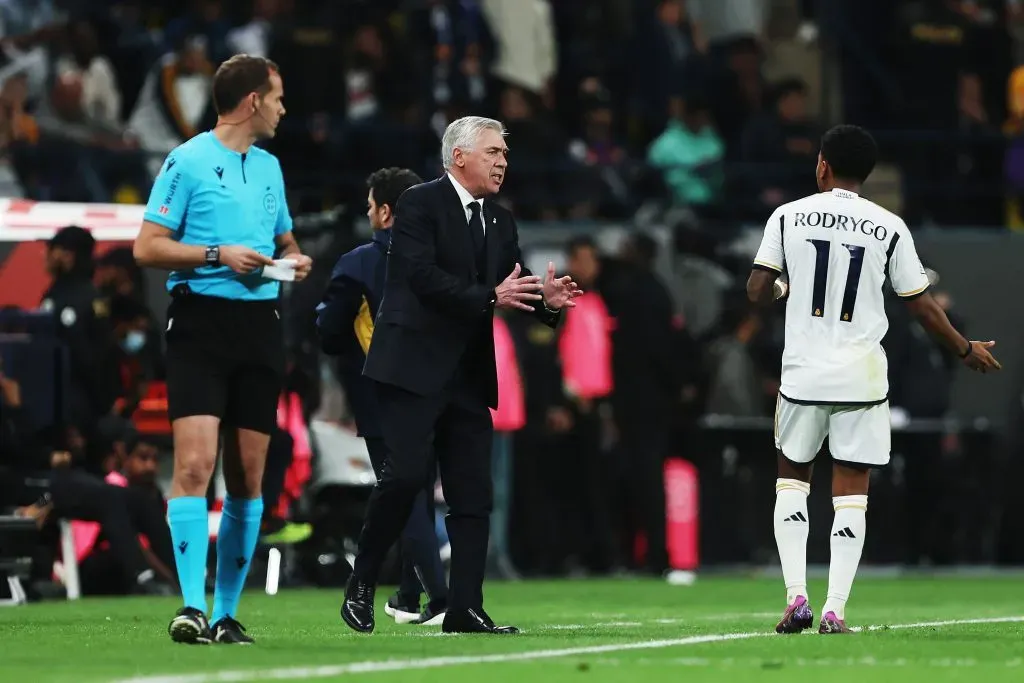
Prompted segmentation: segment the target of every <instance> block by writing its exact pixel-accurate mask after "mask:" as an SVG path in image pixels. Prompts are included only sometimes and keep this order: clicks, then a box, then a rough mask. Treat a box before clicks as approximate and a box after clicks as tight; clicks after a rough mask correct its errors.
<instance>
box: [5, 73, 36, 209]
mask: <svg viewBox="0 0 1024 683" xmlns="http://www.w3.org/2000/svg"><path fill="white" fill-rule="evenodd" d="M27 98H28V79H27V78H26V77H25V75H24V74H13V75H11V76H8V77H7V79H6V80H5V81H4V82H3V84H2V85H0V196H2V197H12V198H13V197H25V196H36V193H38V185H39V181H38V170H39V160H38V158H37V154H36V151H37V149H38V143H39V123H38V122H37V121H36V118H35V116H33V115H32V114H30V113H28V112H27V111H26V109H25V104H26V100H27Z"/></svg>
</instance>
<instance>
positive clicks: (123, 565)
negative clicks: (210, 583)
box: [50, 469, 174, 586]
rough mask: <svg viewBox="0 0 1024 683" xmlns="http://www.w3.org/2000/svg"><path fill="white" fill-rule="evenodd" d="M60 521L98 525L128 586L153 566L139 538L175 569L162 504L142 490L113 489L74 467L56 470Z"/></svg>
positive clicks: (52, 485)
mask: <svg viewBox="0 0 1024 683" xmlns="http://www.w3.org/2000/svg"><path fill="white" fill-rule="evenodd" d="M50 491H51V493H52V495H53V508H54V513H56V516H57V517H61V518H64V519H81V520H85V521H89V522H99V524H100V527H101V529H102V533H103V537H104V538H106V539H107V541H108V542H109V543H110V553H111V555H113V557H114V558H116V563H117V567H118V569H119V570H120V573H121V577H122V579H123V580H124V581H125V585H128V586H131V585H134V583H135V579H136V577H138V575H139V574H141V573H142V572H143V571H145V570H146V569H148V568H149V565H148V563H147V562H146V559H145V557H144V556H143V554H142V547H141V546H140V545H139V539H138V535H139V534H140V533H141V534H145V535H146V537H147V538H149V541H150V546H151V548H152V550H153V553H154V554H155V555H156V556H157V557H159V558H160V560H161V561H162V562H163V563H164V564H166V565H167V566H168V567H173V566H174V553H173V549H172V544H171V532H170V529H169V528H168V526H167V521H166V519H165V518H164V514H163V510H162V509H161V507H160V505H159V504H157V503H155V502H154V500H153V499H152V498H150V497H149V496H147V495H145V493H143V492H141V491H136V490H133V489H132V488H131V487H123V486H114V485H113V484H108V483H107V482H105V481H103V480H102V479H100V478H99V477H96V476H94V475H91V474H89V473H88V472H81V471H79V470H75V469H55V470H54V471H53V476H52V479H51V482H50Z"/></svg>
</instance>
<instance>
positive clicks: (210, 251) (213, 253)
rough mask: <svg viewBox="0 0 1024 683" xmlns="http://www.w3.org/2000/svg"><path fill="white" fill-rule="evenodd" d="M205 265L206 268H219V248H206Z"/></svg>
mask: <svg viewBox="0 0 1024 683" xmlns="http://www.w3.org/2000/svg"><path fill="white" fill-rule="evenodd" d="M206 265H208V266H219V265H220V247H216V246H211V247H206Z"/></svg>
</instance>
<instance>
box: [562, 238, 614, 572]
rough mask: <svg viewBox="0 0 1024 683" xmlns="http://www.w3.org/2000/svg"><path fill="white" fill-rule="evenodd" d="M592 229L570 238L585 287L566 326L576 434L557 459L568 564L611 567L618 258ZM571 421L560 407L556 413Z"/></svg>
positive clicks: (567, 379)
mask: <svg viewBox="0 0 1024 683" xmlns="http://www.w3.org/2000/svg"><path fill="white" fill-rule="evenodd" d="M607 261H608V259H604V258H603V257H602V255H601V253H600V251H599V249H598V246H597V243H596V242H595V241H594V240H593V239H591V238H590V237H589V236H587V235H581V236H578V237H574V238H572V239H571V240H570V241H569V242H568V244H567V245H566V270H567V271H568V272H569V273H570V274H571V275H572V277H573V280H574V281H576V282H577V283H578V284H579V286H580V288H581V289H582V290H583V292H584V293H583V295H582V296H580V297H579V298H578V299H577V300H576V307H575V308H573V309H570V310H569V311H568V312H567V313H566V315H565V322H564V323H563V324H562V325H561V327H560V329H559V330H558V355H559V359H560V365H561V370H562V384H563V392H564V393H565V396H566V398H567V400H568V403H569V405H570V406H571V407H570V413H571V418H570V419H569V420H568V422H569V424H571V438H570V439H569V440H568V442H567V443H566V447H565V451H564V452H563V453H561V454H560V456H559V459H558V463H557V467H558V474H559V476H560V480H561V482H562V485H561V490H562V492H563V493H562V496H563V498H562V510H561V515H562V517H563V519H564V520H565V533H566V536H565V538H566V539H567V540H566V542H565V546H566V556H567V557H566V569H567V570H568V571H569V572H570V573H579V572H585V571H590V572H595V573H607V572H609V571H611V570H612V569H613V568H615V567H616V566H617V565H618V564H620V562H621V558H620V557H619V556H618V554H617V553H616V550H617V544H616V543H615V538H614V531H613V529H612V524H611V514H610V509H609V504H608V501H609V499H610V497H611V489H610V487H611V486H613V483H612V482H613V480H612V472H611V468H610V466H609V461H608V458H609V454H608V449H607V441H608V438H607V437H608V434H609V431H610V430H611V429H613V426H612V425H613V424H614V423H613V422H612V419H611V415H610V412H611V404H610V403H609V398H610V397H611V396H612V392H613V391H614V389H615V377H614V370H613V355H612V354H613V346H612V344H613V342H612V339H613V337H612V335H613V330H614V329H615V321H614V319H613V318H612V314H611V313H610V312H609V310H610V308H611V305H610V304H609V302H608V296H609V294H614V292H613V290H612V288H611V284H612V280H611V273H610V270H611V268H610V264H609V263H608V262H607ZM552 417H553V419H554V420H555V421H556V423H557V422H559V421H565V419H564V416H563V415H562V414H561V412H560V411H556V412H555V414H554V415H553V416H552Z"/></svg>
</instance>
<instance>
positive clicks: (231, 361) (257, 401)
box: [164, 292, 285, 434]
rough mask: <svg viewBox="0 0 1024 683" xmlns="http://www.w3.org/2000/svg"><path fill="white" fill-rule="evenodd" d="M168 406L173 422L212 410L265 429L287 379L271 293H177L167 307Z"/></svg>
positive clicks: (223, 418)
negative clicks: (255, 297) (246, 297)
mask: <svg viewBox="0 0 1024 683" xmlns="http://www.w3.org/2000/svg"><path fill="white" fill-rule="evenodd" d="M164 337H165V339H166V341H167V408H168V414H169V417H170V419H171V420H172V421H174V420H177V419H178V418H182V417H189V416H192V415H213V416H215V417H219V418H220V419H221V421H222V422H223V423H224V424H225V425H231V426H233V427H239V428H242V429H251V430H253V431H256V432H261V433H263V434H270V433H271V432H272V431H273V429H274V426H275V425H276V424H277V401H278V397H279V396H280V393H281V388H282V385H283V382H284V366H285V353H284V334H283V329H282V325H281V316H280V313H279V312H278V303H277V300H276V299H271V300H267V301H242V300H237V299H222V298H219V297H212V296H203V295H201V294H195V293H192V292H187V293H183V294H182V293H178V294H177V295H176V296H175V297H174V299H173V301H171V305H170V307H169V308H168V309H167V330H166V332H165V333H164Z"/></svg>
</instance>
